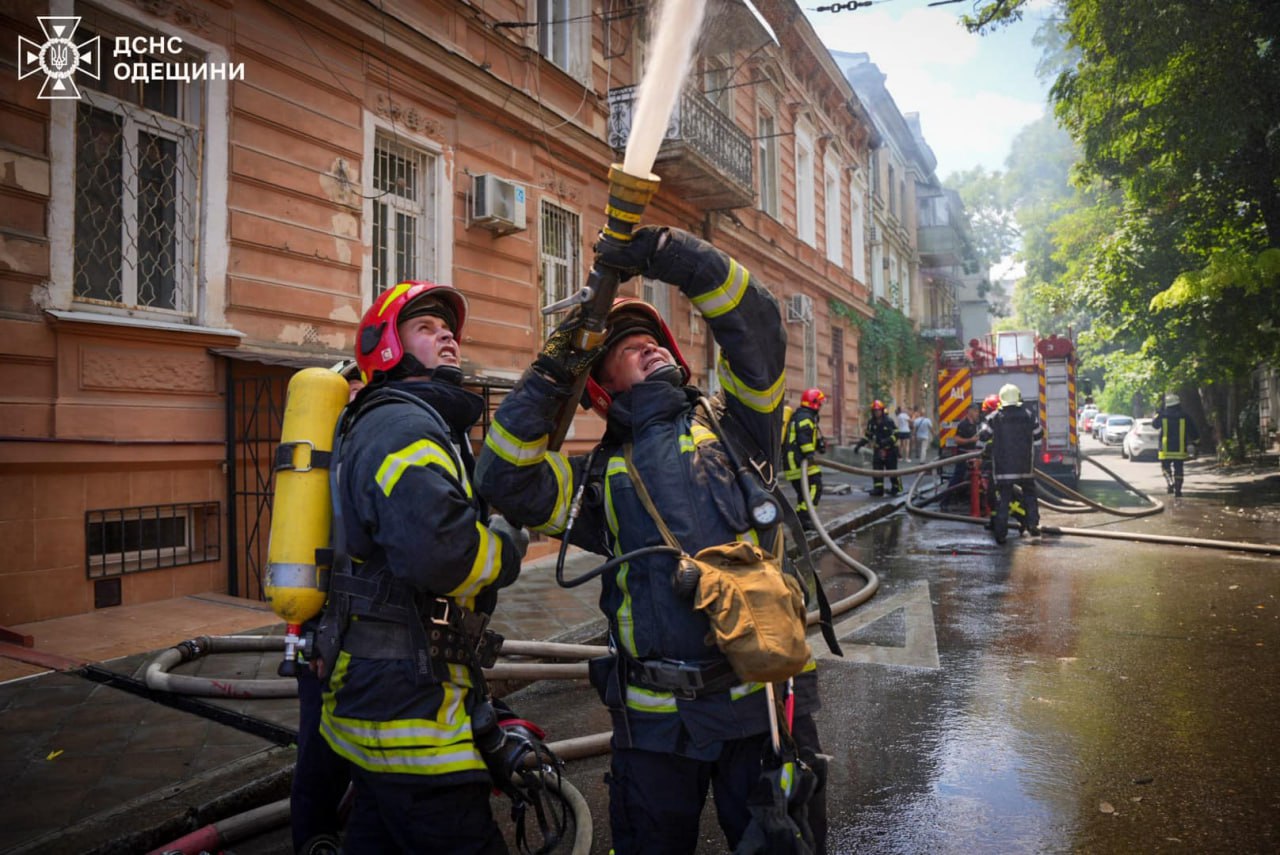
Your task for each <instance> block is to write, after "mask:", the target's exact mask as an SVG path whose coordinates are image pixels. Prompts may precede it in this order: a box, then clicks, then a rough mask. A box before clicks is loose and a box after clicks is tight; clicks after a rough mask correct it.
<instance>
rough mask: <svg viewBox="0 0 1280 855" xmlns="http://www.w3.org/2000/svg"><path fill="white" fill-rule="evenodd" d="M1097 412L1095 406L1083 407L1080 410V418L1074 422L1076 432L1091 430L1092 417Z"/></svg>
mask: <svg viewBox="0 0 1280 855" xmlns="http://www.w3.org/2000/svg"><path fill="white" fill-rule="evenodd" d="M1097 414H1098V408H1097V407H1084V408H1083V409H1081V410H1080V419H1079V420H1078V421H1077V423H1076V432H1077V433H1090V432H1092V431H1093V417H1094V416H1096V415H1097Z"/></svg>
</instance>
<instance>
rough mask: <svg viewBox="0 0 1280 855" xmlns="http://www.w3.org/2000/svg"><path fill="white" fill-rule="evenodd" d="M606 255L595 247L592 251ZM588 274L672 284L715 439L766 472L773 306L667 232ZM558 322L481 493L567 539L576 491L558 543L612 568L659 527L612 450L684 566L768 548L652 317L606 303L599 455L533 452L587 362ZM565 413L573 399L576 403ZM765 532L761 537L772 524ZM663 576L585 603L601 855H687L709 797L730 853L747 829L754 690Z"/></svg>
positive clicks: (625, 584)
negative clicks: (595, 641) (707, 350)
mask: <svg viewBox="0 0 1280 855" xmlns="http://www.w3.org/2000/svg"><path fill="white" fill-rule="evenodd" d="M601 247H603V248H601ZM598 250H599V251H600V255H599V256H598V258H597V261H598V263H601V264H604V265H607V266H609V267H613V268H616V269H618V270H621V271H623V274H624V277H629V276H632V275H635V274H642V275H644V276H646V277H649V278H651V279H658V280H661V281H664V282H668V283H670V284H672V285H675V286H676V287H678V288H679V289H680V290H681V291H682V292H683V293H684V294H685V295H686V296H688V297H689V299H690V300H691V301H692V302H693V305H694V306H695V307H697V309H698V310H699V311H700V312H701V313H702V316H703V317H704V318H705V319H706V323H707V325H708V327H709V328H710V329H711V332H712V334H713V335H714V337H715V340H716V342H717V343H718V344H719V345H720V348H721V352H722V356H721V362H720V365H719V367H718V368H719V373H720V379H721V384H722V387H723V389H724V394H723V400H722V401H721V402H717V403H723V406H724V415H723V417H722V418H721V420H720V421H721V425H722V426H723V429H724V431H725V432H726V433H732V434H733V435H734V436H735V437H737V439H738V441H739V442H740V443H741V445H740V446H738V447H740V448H741V449H742V451H743V453H741V454H739V458H740V459H742V460H745V459H746V458H747V456H748V453H747V452H748V449H751V448H754V449H757V450H759V451H760V452H761V454H762V455H763V459H764V460H765V461H776V460H777V459H778V457H779V440H780V433H781V430H782V397H783V393H784V389H785V377H784V375H783V366H784V364H785V360H786V333H785V331H784V328H783V325H782V319H781V317H780V315H779V312H778V306H777V303H776V302H775V301H774V299H773V297H772V296H770V295H769V293H768V292H767V291H766V290H765V289H764V288H762V287H761V286H760V285H758V284H757V283H756V282H755V281H754V280H753V279H752V278H751V276H750V275H749V274H748V272H747V270H746V269H744V268H743V267H741V266H740V265H739V264H738V263H737V262H736V261H734V260H733V259H731V258H730V257H729V256H727V255H725V254H724V253H723V252H720V251H719V250H717V249H715V248H714V247H712V246H711V245H710V244H708V243H706V242H704V241H701V240H699V239H697V238H695V237H693V236H692V235H690V234H688V233H686V232H683V231H680V230H678V229H666V228H653V227H645V228H642V229H639V230H637V232H636V233H635V236H634V238H633V239H632V242H631V244H630V245H629V246H628V247H626V248H624V249H621V250H619V249H611V248H608V247H605V245H604V242H603V241H602V243H601V245H600V247H598ZM571 326H572V321H571V322H569V323H566V324H563V325H562V326H561V329H559V330H557V331H556V332H555V333H554V334H553V335H552V336H551V337H550V338H549V339H548V341H547V343H546V345H544V347H543V350H542V353H541V354H540V355H539V356H538V358H537V359H536V360H535V362H534V363H533V365H532V366H531V367H530V368H529V369H528V370H526V372H525V374H524V376H523V377H522V378H521V380H520V382H519V384H518V385H517V386H516V388H515V389H514V390H513V391H512V392H511V393H510V394H509V395H508V396H507V397H506V399H505V400H504V401H503V402H502V405H501V406H500V407H499V408H498V411H497V412H496V413H495V415H494V419H493V426H492V429H491V430H490V431H489V434H488V437H487V438H486V441H485V448H484V451H483V452H482V454H481V457H480V462H479V465H478V467H477V475H476V483H477V488H478V489H479V491H480V494H481V495H482V496H485V497H486V498H488V499H489V501H491V502H493V504H494V506H495V507H497V508H500V509H501V510H502V512H503V513H504V514H506V515H508V518H509V519H511V520H512V521H513V522H515V521H520V522H521V523H522V524H527V525H529V526H530V527H532V528H535V529H536V530H538V531H542V532H546V533H548V534H551V535H553V536H564V535H565V529H566V523H567V521H568V515H569V506H570V501H571V497H572V496H573V495H574V493H575V491H576V489H577V487H578V485H579V484H580V483H581V482H582V479H584V478H588V479H591V480H590V483H596V484H598V485H599V487H598V489H593V490H588V491H587V493H586V495H587V499H586V501H584V503H583V507H582V508H581V511H580V515H579V516H578V517H577V519H576V520H575V521H574V524H573V526H572V528H571V530H570V532H569V534H568V537H569V540H570V542H571V543H573V544H575V545H577V546H579V547H581V548H583V549H586V550H589V551H591V552H595V553H597V554H599V555H603V556H608V557H614V556H620V555H624V554H627V553H631V552H632V551H634V550H636V549H639V548H642V547H649V546H653V545H655V544H661V543H662V542H663V541H662V538H661V537H660V536H659V532H658V528H657V525H656V523H655V521H654V519H653V517H652V516H651V514H650V513H649V512H648V511H647V510H646V508H645V506H644V504H643V502H642V500H641V498H640V497H639V495H638V491H637V488H636V485H635V484H634V483H633V481H632V478H631V476H630V475H629V474H628V469H627V464H626V460H625V451H624V448H625V446H626V445H628V444H630V445H632V446H633V454H632V455H631V456H632V460H633V465H634V467H635V470H636V472H637V473H638V475H639V478H640V481H641V484H642V486H643V487H644V488H645V489H646V490H647V491H648V493H649V494H650V496H651V497H652V504H653V506H654V507H655V508H658V509H661V516H662V518H663V519H664V520H665V522H666V525H667V526H669V527H670V529H671V532H672V534H674V536H675V538H676V539H678V541H679V543H680V545H681V547H682V548H683V549H684V550H685V551H686V552H687V553H688V554H690V555H693V554H695V553H696V552H697V551H699V550H701V549H703V548H704V547H709V546H713V545H717V544H723V543H727V542H730V541H734V540H739V539H745V540H755V541H757V542H760V543H762V544H763V543H765V542H766V537H770V535H771V534H772V531H771V530H766V531H757V530H756V529H754V528H753V525H752V522H751V521H750V519H749V517H748V514H747V508H746V502H745V500H744V498H743V491H742V489H741V488H740V485H739V483H738V482H737V479H736V476H735V473H734V471H733V468H732V466H731V464H730V461H729V457H728V455H727V454H726V451H725V445H724V443H725V441H726V437H720V436H716V435H715V434H714V433H713V432H712V431H711V430H710V429H709V427H707V426H706V425H705V424H704V422H703V421H702V420H701V418H700V415H699V414H700V413H701V412H702V410H701V408H698V407H696V406H695V404H696V400H697V398H698V395H699V392H698V390H696V389H694V388H691V387H689V386H686V385H685V384H686V383H687V381H688V379H689V370H688V367H687V365H686V364H685V361H684V358H683V357H682V356H681V354H680V351H679V349H678V348H677V347H676V342H675V340H674V338H673V337H672V335H671V332H670V331H669V330H668V329H667V326H666V324H665V323H664V322H663V321H662V318H661V317H660V316H659V314H658V312H657V310H656V309H654V308H653V307H652V306H650V305H649V304H647V303H644V302H642V301H640V300H635V299H623V300H619V301H617V302H616V303H615V305H614V309H613V310H612V312H611V313H610V316H609V319H608V330H609V333H608V336H607V337H606V340H605V344H604V346H603V353H602V354H600V355H599V358H598V362H597V363H596V365H595V367H594V368H593V369H591V370H592V379H591V380H590V381H589V382H588V385H587V389H588V393H589V395H590V400H591V403H592V405H593V408H594V409H595V410H596V412H597V413H598V414H600V415H601V416H603V417H604V418H605V419H606V421H607V423H608V427H607V429H606V432H605V436H604V438H603V439H602V441H601V444H600V446H599V447H598V449H597V452H596V453H593V455H580V456H573V457H568V456H566V455H563V454H560V453H558V452H552V451H548V450H547V443H548V440H547V437H548V434H549V433H550V432H551V430H552V428H553V425H554V423H555V416H556V413H557V412H558V411H559V409H560V408H561V405H562V404H564V403H566V401H567V398H568V395H569V394H570V384H571V382H572V380H573V378H574V376H575V374H576V372H578V371H581V370H585V369H586V363H585V362H584V361H581V360H577V361H575V359H574V358H573V357H572V356H570V357H569V358H566V357H565V355H564V354H565V352H566V350H567V348H566V347H565V342H566V341H567V339H568V336H569V335H570V329H569V328H570V327H571ZM573 403H574V404H576V403H577V402H573ZM771 528H772V527H771ZM676 569H677V561H676V558H675V557H674V556H673V555H670V554H655V553H649V554H645V555H641V556H636V557H635V558H633V559H631V560H628V561H626V562H625V563H622V564H621V565H620V566H618V567H617V568H615V569H614V570H611V571H607V572H605V573H604V574H603V575H602V577H601V579H602V583H603V587H602V591H601V595H600V606H601V609H602V610H603V612H604V614H605V617H606V618H607V619H608V621H609V631H610V643H611V647H612V648H613V649H614V650H615V651H616V655H613V656H610V657H607V658H605V659H600V660H596V661H594V662H592V667H591V682H592V684H593V685H594V686H595V688H596V690H597V691H598V692H599V693H600V697H601V699H602V700H603V701H604V703H605V705H606V706H607V707H608V708H609V711H610V714H611V717H612V719H613V742H612V746H613V756H612V761H611V769H610V773H609V776H608V782H609V819H610V828H611V831H612V846H613V851H614V852H616V853H618V855H630V854H631V853H650V852H663V853H692V852H694V851H696V850H698V849H699V845H698V843H699V841H698V821H699V816H700V814H701V812H702V808H703V803H704V801H705V800H706V796H707V790H708V788H709V787H710V788H712V789H713V791H714V793H715V804H716V812H717V815H718V817H719V822H720V827H721V829H722V830H723V831H724V835H725V838H726V840H727V841H728V846H729V848H730V849H732V848H734V847H735V846H736V845H737V844H738V842H739V840H740V839H741V838H742V836H743V832H744V830H745V829H746V828H747V826H748V822H749V820H750V814H749V812H748V804H747V802H748V793H749V792H750V791H751V789H752V787H753V785H754V784H755V783H756V782H757V781H758V780H759V778H760V775H761V769H762V756H763V753H764V751H765V750H768V749H767V748H766V746H768V744H769V716H768V706H767V702H766V692H765V686H764V685H763V684H760V683H745V684H744V683H740V682H739V680H738V679H737V677H736V676H735V675H734V673H733V670H732V668H731V667H730V666H729V663H728V660H727V659H726V658H725V657H724V655H723V654H722V653H721V652H720V650H719V648H717V647H716V646H715V644H714V642H713V641H712V640H709V639H708V636H709V626H710V625H709V623H708V620H707V617H706V616H705V615H704V613H703V612H700V611H698V610H696V609H695V608H694V607H693V602H692V600H691V599H690V598H688V597H687V596H684V595H681V594H680V593H679V592H677V591H676V590H675V588H674V586H673V584H672V582H673V577H674V573H675V571H676ZM815 676H816V674H815V672H814V663H813V660H812V659H810V660H809V664H808V665H807V666H806V667H805V669H804V672H803V673H801V674H800V675H799V676H797V677H796V678H795V680H794V683H795V720H794V726H793V733H794V735H795V738H796V741H797V743H798V744H800V745H801V746H807V747H809V748H812V749H813V750H815V751H816V750H818V747H817V746H818V739H817V730H816V728H815V726H814V722H813V719H812V715H811V714H812V713H813V712H814V711H815V710H816V709H817V708H818V697H817V681H816V679H815ZM824 798H825V796H824V795H823V794H822V793H821V792H819V793H818V794H816V795H815V796H814V798H813V800H812V801H811V802H810V803H809V824H810V827H811V828H812V829H813V831H814V835H815V838H816V839H817V840H819V841H821V840H822V839H823V838H824V837H825V830H826V817H825V809H824V807H823V800H824Z"/></svg>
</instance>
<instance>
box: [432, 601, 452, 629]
mask: <svg viewBox="0 0 1280 855" xmlns="http://www.w3.org/2000/svg"><path fill="white" fill-rule="evenodd" d="M451 611H452V609H451V608H450V603H449V601H448V600H446V599H444V598H443V597H437V598H436V599H435V601H433V602H432V603H431V622H432V623H433V624H436V625H437V626H450V625H451V624H452V618H453V615H452V614H451Z"/></svg>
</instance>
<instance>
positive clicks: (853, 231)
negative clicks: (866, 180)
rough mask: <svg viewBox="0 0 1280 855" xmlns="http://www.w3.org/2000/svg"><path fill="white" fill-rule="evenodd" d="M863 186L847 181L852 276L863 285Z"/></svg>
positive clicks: (864, 221) (865, 224) (865, 262)
mask: <svg viewBox="0 0 1280 855" xmlns="http://www.w3.org/2000/svg"><path fill="white" fill-rule="evenodd" d="M862 193H863V188H862V185H860V184H859V183H858V182H857V181H852V180H851V181H850V182H849V243H850V249H851V250H852V252H851V253H850V254H851V255H852V256H853V278H854V279H857V280H858V281H859V282H861V283H862V284H863V285H864V286H865V285H870V284H871V283H870V282H868V281H867V222H866V218H865V211H864V208H863V205H862Z"/></svg>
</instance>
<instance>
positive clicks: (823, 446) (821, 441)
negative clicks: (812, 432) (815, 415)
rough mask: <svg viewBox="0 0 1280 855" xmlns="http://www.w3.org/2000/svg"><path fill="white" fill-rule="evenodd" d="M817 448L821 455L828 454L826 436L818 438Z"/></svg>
mask: <svg viewBox="0 0 1280 855" xmlns="http://www.w3.org/2000/svg"><path fill="white" fill-rule="evenodd" d="M815 448H817V450H818V453H819V454H826V453H827V438H826V437H825V436H820V437H818V442H817V443H816V445H815Z"/></svg>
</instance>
